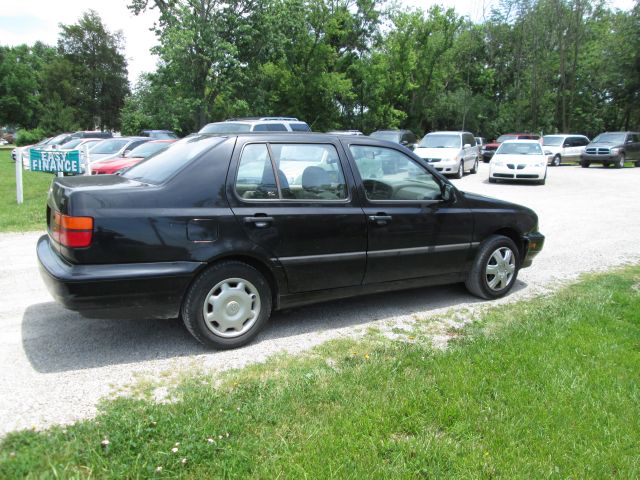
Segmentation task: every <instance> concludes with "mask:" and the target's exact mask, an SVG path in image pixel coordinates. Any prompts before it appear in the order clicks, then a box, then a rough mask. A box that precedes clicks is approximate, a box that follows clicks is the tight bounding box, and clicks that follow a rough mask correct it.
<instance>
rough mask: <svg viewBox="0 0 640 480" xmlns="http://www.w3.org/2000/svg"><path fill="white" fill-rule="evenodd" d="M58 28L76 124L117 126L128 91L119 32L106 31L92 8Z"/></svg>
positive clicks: (85, 126) (113, 127) (125, 65)
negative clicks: (71, 89) (71, 79)
mask: <svg viewBox="0 0 640 480" xmlns="http://www.w3.org/2000/svg"><path fill="white" fill-rule="evenodd" d="M60 29H61V32H60V37H59V39H58V50H59V51H60V53H61V54H62V56H63V58H64V59H65V60H67V62H68V65H69V66H70V67H71V68H70V69H69V70H70V72H71V76H72V78H73V85H74V87H75V89H76V92H75V99H74V100H75V103H76V104H75V105H74V106H75V107H76V115H77V119H76V121H77V123H79V124H80V125H82V126H83V127H84V128H85V129H88V130H93V129H94V128H95V127H99V128H100V129H101V130H104V129H117V128H119V126H120V109H121V108H122V106H123V104H124V98H125V96H126V95H127V93H128V92H129V82H128V80H127V62H126V59H125V57H124V55H123V53H122V50H124V40H123V38H122V33H121V32H116V33H110V32H109V31H107V29H106V28H105V26H104V24H103V23H102V20H101V19H100V16H99V15H98V14H97V13H96V12H95V11H93V10H89V11H88V12H85V13H84V14H83V15H82V17H81V18H80V20H79V21H78V23H77V24H73V25H62V24H61V25H60ZM67 75H69V71H67ZM65 90H66V89H65ZM67 104H68V102H67Z"/></svg>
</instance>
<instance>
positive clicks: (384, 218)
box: [369, 214, 392, 226]
mask: <svg viewBox="0 0 640 480" xmlns="http://www.w3.org/2000/svg"><path fill="white" fill-rule="evenodd" d="M391 220H392V217H391V215H384V214H379V215H369V221H371V222H373V223H375V224H376V225H381V226H382V225H386V224H387V223H388V222H390V221H391Z"/></svg>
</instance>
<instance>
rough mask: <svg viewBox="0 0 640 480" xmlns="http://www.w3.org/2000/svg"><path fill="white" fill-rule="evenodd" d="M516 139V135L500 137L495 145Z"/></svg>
mask: <svg viewBox="0 0 640 480" xmlns="http://www.w3.org/2000/svg"><path fill="white" fill-rule="evenodd" d="M517 139H518V137H517V136H516V135H500V136H499V137H498V139H497V140H496V143H502V142H506V141H507V140H517Z"/></svg>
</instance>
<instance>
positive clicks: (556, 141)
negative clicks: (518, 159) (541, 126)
mask: <svg viewBox="0 0 640 480" xmlns="http://www.w3.org/2000/svg"><path fill="white" fill-rule="evenodd" d="M563 141H564V137H557V136H555V135H545V136H544V137H542V144H543V145H547V146H549V147H557V146H559V145H562V142H563Z"/></svg>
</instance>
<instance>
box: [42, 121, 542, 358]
mask: <svg viewBox="0 0 640 480" xmlns="http://www.w3.org/2000/svg"><path fill="white" fill-rule="evenodd" d="M47 219H48V221H47V224H48V234H47V235H45V236H43V237H42V238H41V239H40V240H39V242H38V246H37V253H38V258H39V261H40V266H41V273H42V276H43V278H44V280H45V282H46V284H47V287H48V288H49V290H50V292H51V293H52V294H53V296H54V297H55V298H56V299H57V300H58V301H59V302H60V303H62V304H63V305H65V306H66V307H67V308H69V309H72V310H76V311H79V312H81V313H82V314H84V315H88V316H94V317H101V316H102V317H125V316H126V317H132V316H135V317H139V318H151V317H159V318H171V317H178V316H180V317H182V319H183V321H184V323H185V325H186V327H187V329H188V330H189V331H190V332H191V333H192V334H193V336H194V337H195V338H196V339H197V340H199V341H200V342H202V343H204V344H205V345H208V346H212V347H216V348H232V347H237V346H240V345H243V344H245V343H247V342H249V341H250V340H251V339H252V338H254V336H255V335H256V334H257V333H258V332H259V331H260V329H261V328H262V327H263V326H264V325H265V323H266V322H267V320H268V318H269V316H270V314H271V312H272V310H276V309H281V308H286V307H292V306H299V305H304V304H309V303H313V302H319V301H324V300H330V299H336V298H343V297H349V296H353V295H359V294H371V293H382V292H385V293H386V292H390V291H392V290H399V289H405V288H416V287H422V286H428V285H437V284H444V283H452V282H464V283H465V284H466V286H467V288H468V290H469V291H470V292H471V293H472V294H474V295H477V296H479V297H481V298H485V299H493V298H498V297H501V296H503V295H505V294H506V293H507V292H509V291H510V290H511V288H512V287H513V285H514V283H515V281H516V277H517V275H518V270H519V269H520V268H523V267H527V266H529V265H531V262H532V259H533V257H534V256H535V255H536V254H537V253H538V252H540V250H541V249H542V246H543V242H544V236H543V235H541V234H540V233H539V232H538V218H537V216H536V214H535V213H534V212H533V211H531V210H530V209H528V208H526V207H522V206H518V205H514V204H511V203H507V202H503V201H499V200H495V199H491V198H487V197H482V196H479V195H474V194H469V193H464V192H461V191H458V190H457V189H456V188H455V187H454V186H453V185H452V184H451V183H449V181H448V180H447V179H446V178H444V177H443V176H442V175H440V174H439V173H437V172H436V171H435V170H434V169H432V168H431V167H430V166H429V165H428V164H426V163H425V162H423V161H422V160H421V159H420V158H418V157H417V156H416V155H414V154H413V153H411V152H409V151H408V150H407V149H405V148H404V147H402V146H400V145H398V144H395V143H391V142H386V141H381V140H376V139H374V138H371V137H365V136H343V135H324V134H296V135H292V134H264V133H262V134H251V133H248V134H241V135H223V136H216V135H206V134H204V135H203V134H200V135H195V136H192V137H190V138H186V139H183V140H181V141H179V142H176V143H175V144H174V145H173V146H172V148H170V149H168V150H166V151H164V152H162V153H160V154H158V155H156V156H153V157H151V158H150V159H148V160H146V161H143V162H141V163H139V164H138V165H136V166H134V167H132V168H131V169H129V170H128V171H126V172H125V173H124V174H123V175H122V176H116V175H98V176H90V177H87V176H85V177H67V178H56V179H54V180H53V184H52V187H51V190H50V194H49V198H48V204H47Z"/></svg>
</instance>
